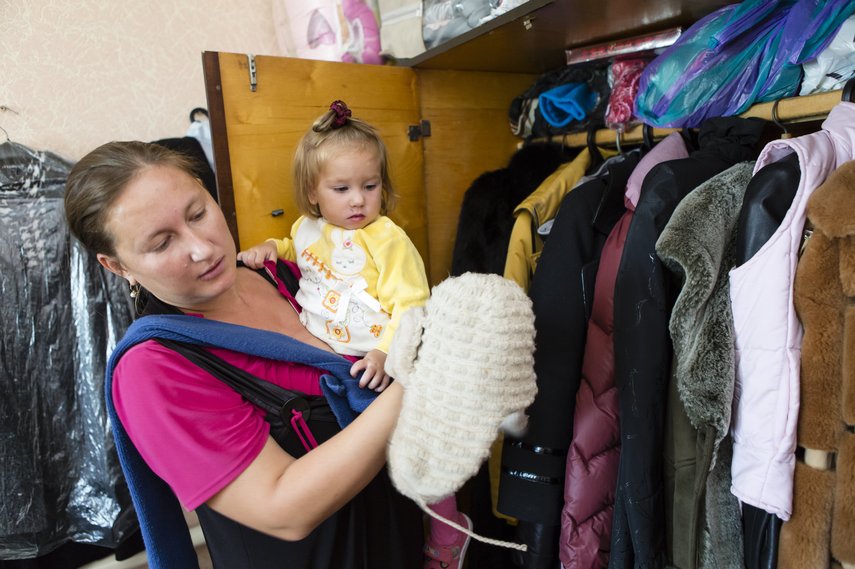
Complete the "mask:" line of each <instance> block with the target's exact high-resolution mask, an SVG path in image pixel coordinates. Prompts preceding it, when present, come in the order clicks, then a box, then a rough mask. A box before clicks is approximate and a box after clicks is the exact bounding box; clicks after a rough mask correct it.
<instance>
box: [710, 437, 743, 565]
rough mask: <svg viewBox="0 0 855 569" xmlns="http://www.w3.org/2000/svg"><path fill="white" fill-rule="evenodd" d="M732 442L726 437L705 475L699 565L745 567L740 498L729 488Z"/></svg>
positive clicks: (730, 481)
mask: <svg viewBox="0 0 855 569" xmlns="http://www.w3.org/2000/svg"><path fill="white" fill-rule="evenodd" d="M731 462H733V443H732V442H731V440H730V437H729V436H728V437H725V438H724V440H722V441H721V444H720V445H719V447H718V460H717V461H716V463H715V466H714V467H713V468H712V470H711V471H710V475H709V478H707V492H706V496H705V500H706V512H705V514H706V527H705V529H704V544H703V548H702V550H701V565H700V566H701V567H703V568H715V567H744V566H745V548H744V547H743V545H742V543H743V541H742V539H743V532H742V513H741V511H740V507H739V500H738V499H737V498H736V496H734V495H733V494H732V493H731V492H730V485H731V483H732V478H731V476H730V464H731Z"/></svg>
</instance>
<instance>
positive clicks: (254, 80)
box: [246, 53, 258, 93]
mask: <svg viewBox="0 0 855 569" xmlns="http://www.w3.org/2000/svg"><path fill="white" fill-rule="evenodd" d="M246 58H247V61H248V63H249V90H250V91H252V92H253V93H255V88H256V87H257V86H258V75H257V74H256V72H255V56H254V55H253V54H251V53H248V54H247V55H246Z"/></svg>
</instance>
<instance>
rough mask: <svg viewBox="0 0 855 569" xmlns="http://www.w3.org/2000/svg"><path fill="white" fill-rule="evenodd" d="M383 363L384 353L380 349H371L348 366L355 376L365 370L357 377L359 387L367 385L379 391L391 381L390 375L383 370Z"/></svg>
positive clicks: (384, 361)
mask: <svg viewBox="0 0 855 569" xmlns="http://www.w3.org/2000/svg"><path fill="white" fill-rule="evenodd" d="M385 364H386V353H385V352H382V351H380V350H371V351H370V352H368V353H367V354H365V357H364V358H362V359H361V360H359V361H358V362H355V363H354V364H353V365H352V366H351V367H350V375H351V376H352V377H356V375H357V374H358V373H359V372H360V371H362V370H365V373H363V374H362V377H361V378H360V379H359V387H362V388H365V387H367V388H369V389H373V390H374V391H376V392H378V393H379V392H381V391H383V390H384V389H386V388H387V387H389V383H391V381H392V377H391V376H389V375H388V374H387V373H386V372H385V371H384V370H383V366H384V365H385Z"/></svg>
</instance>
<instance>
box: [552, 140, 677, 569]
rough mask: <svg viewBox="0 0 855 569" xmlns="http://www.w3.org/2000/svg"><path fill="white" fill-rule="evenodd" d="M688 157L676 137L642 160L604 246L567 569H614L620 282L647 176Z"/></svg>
mask: <svg viewBox="0 0 855 569" xmlns="http://www.w3.org/2000/svg"><path fill="white" fill-rule="evenodd" d="M686 156H688V152H687V151H686V145H685V143H684V142H683V140H682V138H681V137H680V135H679V134H672V135H670V136H668V137H667V138H666V139H665V140H663V141H662V142H661V143H660V144H658V145H657V146H656V147H655V148H654V149H653V150H652V151H651V152H649V153H648V154H646V155H645V156H644V158H643V159H641V160H640V161H639V160H638V158H637V157H636V158H635V160H634V162H635V163H636V164H637V165H636V166H635V168H634V169H633V170H632V174H631V175H630V177H629V180H628V181H627V183H626V187H625V191H624V193H623V195H622V196H621V198H622V200H621V201H622V203H621V207H622V209H623V210H624V211H623V214H622V215H621V217H620V219H619V220H618V222H617V224H616V225H615V226H614V227H613V228H612V230H611V231H610V232H609V235H608V237H607V238H606V242H605V244H604V246H603V250H602V254H601V257H600V260H599V266H598V268H597V271H596V280H595V283H594V297H593V308H592V311H591V315H590V319H589V321H588V329H587V337H586V341H585V353H584V356H583V359H582V368H581V382H580V384H579V389H578V391H577V392H576V411H575V413H574V416H573V440H572V443H571V444H570V448H569V450H568V453H567V466H566V474H565V482H564V508H563V510H562V515H561V539H560V542H559V552H560V557H561V562H562V564H563V565H564V569H571V568H572V569H586V568H596V567H606V566H607V565H608V558H609V547H610V544H611V530H612V514H613V512H614V494H615V485H616V483H617V471H618V464H619V460H620V423H619V406H618V393H617V387H616V386H615V381H614V343H613V335H612V332H613V323H614V320H613V314H614V310H613V299H614V283H615V278H616V275H617V270H618V267H619V266H620V260H621V255H622V254H623V247H624V244H625V242H626V235H627V232H628V231H629V226H630V224H631V222H632V216H633V214H634V212H635V205H636V204H637V203H638V196H639V194H640V192H641V185H642V182H643V181H644V178H645V176H647V174H648V172H650V169H651V168H653V166H655V165H656V164H658V163H659V162H663V161H665V160H674V159H678V158H684V157H686Z"/></svg>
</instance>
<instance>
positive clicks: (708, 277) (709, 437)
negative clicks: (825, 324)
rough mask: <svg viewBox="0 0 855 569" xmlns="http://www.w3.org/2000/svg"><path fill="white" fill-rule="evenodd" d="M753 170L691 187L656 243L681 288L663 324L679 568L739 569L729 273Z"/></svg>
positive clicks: (749, 165)
mask: <svg viewBox="0 0 855 569" xmlns="http://www.w3.org/2000/svg"><path fill="white" fill-rule="evenodd" d="M753 171H754V163H753V162H741V163H739V164H736V165H734V166H732V167H731V168H729V169H727V170H725V171H724V172H722V173H721V174H719V175H717V176H715V177H713V178H711V179H710V180H708V181H706V182H704V183H703V184H701V185H700V186H698V187H697V188H696V189H695V190H693V191H692V192H691V193H690V194H689V195H688V196H686V197H685V198H684V199H683V200H682V201H681V202H680V204H679V205H678V206H677V208H676V209H675V210H674V213H673V215H672V216H671V218H670V220H669V221H668V224H667V225H666V226H665V229H664V230H663V231H662V235H660V237H659V240H658V241H657V242H656V252H657V254H658V255H659V257H660V258H661V259H662V262H663V263H664V264H665V266H666V267H667V268H668V269H669V270H670V271H671V272H672V273H673V274H674V275H675V277H677V279H678V280H679V281H680V282H682V286H681V287H680V293H679V295H678V296H677V299H676V301H675V303H674V308H673V311H672V313H671V320H670V323H669V330H670V334H671V339H672V341H673V345H674V360H673V376H672V379H671V386H670V389H671V393H674V394H676V395H677V397H672V398H671V399H670V400H669V401H670V402H671V403H672V407H671V408H670V409H669V418H670V421H669V424H668V426H667V427H666V432H667V433H668V436H667V437H666V440H668V441H670V444H666V451H665V452H666V456H668V457H669V460H666V473H665V477H666V480H667V481H668V484H667V485H666V488H667V490H666V520H667V521H668V523H667V528H668V532H667V534H666V539H667V540H668V552H669V555H668V560H669V563H671V564H672V565H673V566H675V567H679V568H680V569H696V568H698V567H742V566H743V547H742V524H741V520H740V509H739V502H738V500H736V498H735V497H734V496H733V495H732V494H731V493H730V463H731V454H732V445H731V441H730V438H729V433H730V415H731V405H732V403H733V388H734V383H735V374H736V372H735V370H736V361H735V357H736V356H735V352H734V347H733V317H732V314H731V311H730V296H729V294H728V281H727V274H728V271H729V270H730V269H731V268H732V267H733V265H734V262H735V258H736V251H735V243H736V226H737V218H738V215H739V211H740V206H741V204H742V200H743V196H744V194H745V191H746V189H747V188H748V185H749V183H750V182H751V176H752V172H753ZM682 417H685V421H680V420H678V418H679V419H681V418H682ZM682 441H685V443H683V444H677V443H680V442H682Z"/></svg>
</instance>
